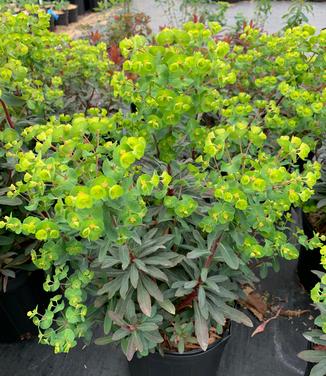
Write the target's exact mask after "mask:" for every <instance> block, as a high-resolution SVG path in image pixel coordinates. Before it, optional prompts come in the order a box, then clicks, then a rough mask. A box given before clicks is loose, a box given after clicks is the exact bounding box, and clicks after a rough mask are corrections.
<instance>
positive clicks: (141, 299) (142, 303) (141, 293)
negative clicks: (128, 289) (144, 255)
mask: <svg viewBox="0 0 326 376" xmlns="http://www.w3.org/2000/svg"><path fill="white" fill-rule="evenodd" d="M137 300H138V304H139V307H140V309H141V311H142V312H143V313H144V315H146V316H150V315H151V312H152V306H151V297H150V295H149V293H148V292H147V290H146V289H145V287H144V286H143V284H142V282H141V280H139V282H138V286H137Z"/></svg>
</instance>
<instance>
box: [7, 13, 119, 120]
mask: <svg viewBox="0 0 326 376" xmlns="http://www.w3.org/2000/svg"><path fill="white" fill-rule="evenodd" d="M0 23H1V30H0V55H1V56H0V100H1V105H0V122H1V121H2V120H3V118H4V111H3V109H2V107H4V106H6V107H7V109H8V111H9V112H10V114H11V117H12V120H13V122H14V123H15V124H16V126H19V125H21V126H25V125H26V124H27V125H30V124H35V123H42V122H45V121H47V120H48V118H49V116H51V115H53V114H55V113H58V112H60V111H65V112H66V113H67V112H69V113H74V112H78V111H86V110H87V109H88V108H89V107H92V106H94V105H101V106H102V105H103V106H105V107H106V108H109V107H110V98H111V97H112V96H111V95H110V86H109V66H110V61H109V59H108V56H107V52H106V46H105V44H103V43H99V44H98V45H97V46H91V45H90V44H89V42H88V41H86V40H72V39H71V38H69V37H68V35H64V34H56V33H52V32H50V31H48V30H47V29H48V27H49V15H48V14H46V13H45V11H44V10H41V9H39V8H38V7H37V6H27V7H26V11H25V12H20V13H19V14H17V15H13V14H11V13H10V12H4V13H2V14H1V15H0ZM99 98H100V100H101V102H99Z"/></svg>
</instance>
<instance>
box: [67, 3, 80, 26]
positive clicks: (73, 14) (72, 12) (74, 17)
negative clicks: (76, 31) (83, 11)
mask: <svg viewBox="0 0 326 376" xmlns="http://www.w3.org/2000/svg"><path fill="white" fill-rule="evenodd" d="M68 20H69V23H73V22H77V21H78V7H77V5H75V4H70V5H69V7H68Z"/></svg>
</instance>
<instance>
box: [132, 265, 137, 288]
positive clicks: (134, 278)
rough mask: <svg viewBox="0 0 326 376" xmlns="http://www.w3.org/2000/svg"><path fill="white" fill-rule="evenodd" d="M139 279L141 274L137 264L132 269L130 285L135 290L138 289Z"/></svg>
mask: <svg viewBox="0 0 326 376" xmlns="http://www.w3.org/2000/svg"><path fill="white" fill-rule="evenodd" d="M138 279H139V272H138V269H137V267H136V265H135V264H132V265H131V267H130V283H131V285H132V287H133V288H134V289H136V288H137V285H138Z"/></svg>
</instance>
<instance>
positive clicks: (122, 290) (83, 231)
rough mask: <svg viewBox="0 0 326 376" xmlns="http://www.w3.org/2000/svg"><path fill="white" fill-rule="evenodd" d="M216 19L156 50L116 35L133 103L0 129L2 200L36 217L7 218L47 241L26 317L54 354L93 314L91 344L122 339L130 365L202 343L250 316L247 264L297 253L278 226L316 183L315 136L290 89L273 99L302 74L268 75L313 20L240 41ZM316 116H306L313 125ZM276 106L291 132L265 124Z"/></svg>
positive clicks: (116, 83)
mask: <svg viewBox="0 0 326 376" xmlns="http://www.w3.org/2000/svg"><path fill="white" fill-rule="evenodd" d="M219 29H220V27H219V25H218V24H216V23H212V24H210V27H209V28H205V26H204V25H202V24H195V23H187V24H185V25H184V27H183V29H180V30H179V29H165V30H163V31H162V32H161V33H159V34H158V35H157V37H156V43H155V44H153V45H151V44H149V43H148V41H146V39H145V38H143V37H141V36H136V37H134V38H132V39H130V40H124V41H122V42H121V45H120V47H121V50H122V53H123V54H124V56H125V57H126V58H127V60H126V62H125V63H124V70H123V71H122V72H117V73H115V74H114V76H113V78H112V81H111V83H112V85H113V87H114V92H115V95H116V97H117V99H119V100H121V102H123V106H124V108H126V105H127V108H128V107H129V106H130V105H131V104H133V106H134V107H135V112H133V113H130V112H127V111H120V112H117V113H115V114H114V115H112V116H109V117H108V116H107V113H106V111H104V110H100V109H92V110H91V111H90V112H89V114H88V116H85V115H82V114H75V115H73V116H60V118H59V119H57V118H55V117H52V118H51V119H50V121H49V122H48V123H47V124H46V125H41V126H40V125H38V126H31V127H27V128H25V129H24V131H23V132H22V133H21V134H18V133H16V132H15V131H14V130H12V129H9V128H8V129H5V130H4V131H3V132H1V133H0V142H1V143H2V146H3V147H4V148H5V150H6V151H7V157H8V158H13V159H14V160H15V161H16V170H17V171H18V172H19V173H21V176H22V178H21V180H20V181H18V182H17V183H16V184H13V185H12V186H11V187H10V188H11V189H10V192H9V193H8V195H9V196H12V197H25V198H27V199H28V201H29V205H28V207H27V209H28V210H29V211H30V213H31V215H30V216H28V217H27V218H26V219H24V220H23V221H21V220H19V219H18V218H15V217H14V216H10V215H9V216H6V217H5V218H3V221H2V222H0V223H1V226H3V227H5V228H7V229H9V230H11V231H13V232H15V233H17V234H19V233H21V232H22V233H26V234H28V235H29V236H34V237H35V238H36V239H38V240H39V241H40V242H42V246H41V248H40V249H39V250H37V251H35V252H33V253H32V257H33V261H34V263H35V264H36V265H37V266H38V267H39V268H41V269H44V270H45V271H46V273H47V275H48V277H47V280H46V282H45V284H44V288H45V289H46V290H47V291H52V292H56V293H57V295H56V296H55V297H54V298H53V299H52V301H51V304H50V306H49V308H48V309H47V311H46V312H45V315H43V316H40V315H39V313H38V312H37V309H36V310H35V311H33V312H32V313H31V314H30V315H31V317H32V318H33V320H34V322H35V323H36V325H38V326H39V329H40V334H39V338H40V341H41V343H45V344H50V345H52V346H53V347H54V348H55V351H56V352H62V351H69V349H70V348H71V347H73V346H74V345H75V344H76V339H77V338H79V337H84V338H86V340H87V341H90V339H91V336H92V328H93V327H94V326H95V325H96V323H98V322H102V324H103V331H104V334H105V336H104V337H103V338H100V339H98V340H97V342H98V343H100V344H106V343H110V342H115V341H117V342H120V343H121V347H122V350H123V351H124V352H125V354H126V356H127V358H128V359H129V360H130V359H132V357H133V356H134V354H135V353H136V352H137V353H138V354H139V355H141V356H146V355H148V354H149V352H153V351H155V349H157V348H158V347H160V346H161V347H163V349H164V348H165V349H166V348H170V349H171V348H177V349H178V350H179V351H180V352H183V351H185V349H186V345H187V341H189V340H191V341H192V342H193V341H194V338H195V342H196V343H197V344H198V346H200V347H201V348H202V349H203V350H206V349H207V347H208V344H209V340H210V332H209V328H211V327H214V328H215V329H216V331H217V332H218V333H222V332H223V330H224V328H225V326H226V324H227V321H228V320H234V321H236V322H240V323H243V324H245V325H248V326H250V325H252V324H251V322H250V320H249V319H248V318H247V317H246V316H245V315H244V314H243V313H242V312H240V311H238V310H237V309H235V308H234V302H235V301H236V300H237V299H238V298H239V297H240V296H242V294H243V293H242V290H241V286H242V285H243V284H245V283H252V282H253V281H255V276H254V274H253V272H252V271H251V269H250V268H249V266H250V264H251V261H252V260H256V259H262V260H264V261H263V265H264V267H265V268H266V267H269V266H270V265H272V264H276V263H277V261H276V259H277V257H279V256H282V257H284V258H286V259H289V260H290V259H294V258H296V257H297V255H298V251H297V249H296V247H295V246H294V245H293V244H291V243H290V241H289V240H288V239H287V236H286V234H285V233H284V229H285V228H286V227H287V225H288V222H289V221H290V220H291V214H290V209H291V207H293V206H294V207H297V206H302V205H303V203H304V202H306V201H308V200H309V198H310V197H311V196H312V194H313V193H314V191H313V186H314V184H315V182H316V181H317V179H318V178H319V176H320V165H319V164H318V163H317V162H311V161H308V160H307V156H308V154H309V152H310V150H311V145H312V144H313V143H312V142H311V140H310V139H309V138H307V140H308V141H306V140H303V139H302V138H300V137H299V136H300V135H303V136H304V134H302V128H301V126H302V124H301V121H303V120H302V119H303V118H302V117H301V115H299V114H298V113H297V111H296V108H297V102H296V100H294V99H291V97H289V98H285V97H284V99H282V100H280V99H278V98H279V97H280V96H281V95H282V94H278V96H276V97H275V95H274V94H275V92H277V93H279V91H278V90H279V89H278V88H279V86H280V85H282V83H283V82H285V83H287V82H289V83H291V85H294V86H295V85H298V87H299V84H300V82H301V81H300V80H301V79H299V78H298V75H297V74H296V73H295V72H294V71H293V70H291V69H292V68H291V69H290V68H289V67H288V66H287V64H286V67H287V69H286V70H282V72H283V75H282V74H281V71H280V72H278V74H277V75H276V73H275V75H274V74H272V73H271V72H272V66H274V67H275V62H274V60H276V59H277V58H278V57H280V56H283V55H285V54H286V53H288V52H289V51H291V46H292V44H293V45H296V44H297V45H298V44H299V45H301V44H300V43H302V41H301V39H302V38H303V35H306V33H308V34H307V35H306V36H305V38H308V37H309V35H310V32H311V30H312V29H311V28H309V27H303V28H297V29H293V30H292V31H289V32H288V33H287V34H286V35H285V36H284V37H276V36H267V35H261V36H259V35H258V34H257V32H256V30H254V29H250V28H247V29H246V32H245V33H244V34H243V37H242V39H243V43H244V45H246V46H247V47H246V48H241V46H232V45H230V44H228V43H226V42H219V41H216V39H215V38H214V35H215V34H216V33H217V32H218V31H219ZM307 30H308V31H307ZM315 39H316V41H319V40H320V39H322V36H317V37H315ZM311 43H312V42H311ZM316 43H317V44H318V43H319V42H316ZM250 46H251V47H250ZM279 46H282V48H280V47H279ZM293 48H294V47H293ZM309 48H310V47H309ZM316 48H317V47H316ZM270 50H271V51H270ZM282 51H283V55H282ZM285 51H287V52H285ZM267 56H269V59H267ZM303 56H304V54H303V55H302V56H301V55H300V56H299V57H298V56H296V59H299V60H300V61H302V59H304V57H303ZM292 58H293V56H292V55H291V56H288V59H289V61H292V60H291V59H292ZM312 60H313V59H312ZM315 60H318V61H319V56H318V55H316V57H315ZM249 61H250V64H249ZM243 64H244V65H243ZM291 66H292V65H291ZM316 66H317V64H316ZM255 67H256V68H255ZM259 67H260V68H261V71H260V73H259V74H258V71H254V72H253V71H252V70H255V69H258V68H259ZM273 69H277V68H273ZM318 69H321V68H318ZM318 69H317V67H316V68H315V72H318ZM247 70H248V73H247ZM287 72H289V74H288V73H287ZM130 73H132V75H130ZM129 77H133V80H132V79H130V78H129ZM135 77H136V79H135ZM258 78H259V80H260V81H258V83H259V85H258V84H257V83H256V80H257V79H258ZM295 79H297V80H299V81H298V82H297V81H295ZM308 81H309V80H308ZM308 81H307V82H308ZM307 82H305V85H308V83H307ZM309 82H310V83H311V85H313V81H312V80H311V81H309ZM314 90H315V91H314V92H313V94H311V95H313V98H314V99H313V100H314V101H315V100H317V99H318V100H319V98H320V97H321V96H322V95H323V93H322V90H321V89H320V90H317V89H316V88H315V89H314ZM309 98H310V97H309ZM316 98H317V99H316ZM300 100H301V99H300ZM300 103H301V102H300ZM285 105H286V109H287V111H288V112H286V111H285V107H283V106H285ZM322 111H323V110H321V111H319V112H316V114H315V115H314V117H313V120H310V118H308V119H306V120H307V121H308V122H310V121H311V122H313V124H312V123H311V124H312V125H315V124H317V123H318V124H319V121H320V119H321V116H322ZM286 113H287V114H288V115H286ZM276 114H277V115H278V116H280V117H281V118H282V119H283V118H284V119H283V120H284V122H285V123H286V125H285V127H284V129H283V128H282V127H279V126H277V127H273V126H272V125H271V123H269V121H270V120H268V119H270V118H271V117H272V116H274V115H276ZM293 117H295V121H296V122H295V126H293V127H289V126H288V122H289V121H290V120H291V119H292V118H293ZM285 119H286V121H285ZM273 124H274V123H273ZM309 124H310V123H309ZM315 128H316V127H315ZM285 129H286V130H285ZM310 130H311V134H315V133H314V132H316V133H318V132H317V130H316V129H314V128H313V127H312V126H311V127H310ZM32 140H33V141H34V142H33V147H31V146H27V147H26V145H31V143H30V142H31V141H32ZM299 158H300V159H301V160H304V161H305V163H304V165H303V167H302V170H300V169H299V168H298V167H297V165H296V164H297V162H298V159H299ZM300 235H301V234H300V231H299V230H298V237H299V236H300ZM314 241H317V239H314ZM302 242H304V243H308V240H306V239H305V240H304V241H303V240H302ZM179 336H181V340H180V341H179V339H178V341H176V337H178V338H179ZM177 342H178V343H177ZM180 343H181V345H180Z"/></svg>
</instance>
